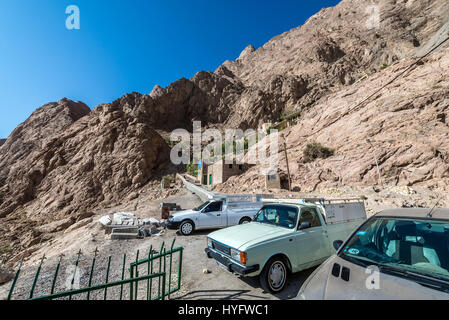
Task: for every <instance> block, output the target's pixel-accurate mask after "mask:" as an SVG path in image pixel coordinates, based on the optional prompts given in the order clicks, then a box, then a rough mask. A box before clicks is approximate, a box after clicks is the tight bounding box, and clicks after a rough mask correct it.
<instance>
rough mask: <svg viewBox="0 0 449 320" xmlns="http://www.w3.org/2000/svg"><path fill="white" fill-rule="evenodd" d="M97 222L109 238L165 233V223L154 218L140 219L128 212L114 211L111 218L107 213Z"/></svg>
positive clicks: (136, 237) (143, 236) (130, 237)
mask: <svg viewBox="0 0 449 320" xmlns="http://www.w3.org/2000/svg"><path fill="white" fill-rule="evenodd" d="M98 222H99V223H100V224H101V225H102V226H103V227H104V228H105V231H106V234H110V235H111V240H129V239H142V238H145V237H151V236H160V235H162V234H164V233H165V229H166V223H165V221H164V220H162V221H159V220H157V219H155V218H146V219H140V218H139V217H136V216H135V215H134V214H132V213H129V212H118V213H114V215H113V217H112V219H111V217H110V216H109V215H107V216H103V217H101V218H100V220H98Z"/></svg>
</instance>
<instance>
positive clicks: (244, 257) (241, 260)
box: [240, 252, 247, 264]
mask: <svg viewBox="0 0 449 320" xmlns="http://www.w3.org/2000/svg"><path fill="white" fill-rule="evenodd" d="M246 258H247V257H246V252H240V262H241V263H242V264H246Z"/></svg>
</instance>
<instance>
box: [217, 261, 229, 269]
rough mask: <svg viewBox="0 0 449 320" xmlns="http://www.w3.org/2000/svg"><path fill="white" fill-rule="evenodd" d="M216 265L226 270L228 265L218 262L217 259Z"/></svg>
mask: <svg viewBox="0 0 449 320" xmlns="http://www.w3.org/2000/svg"><path fill="white" fill-rule="evenodd" d="M217 266H219V267H220V268H222V269H225V270H228V267H226V266H225V265H224V264H223V263H220V262H218V261H217Z"/></svg>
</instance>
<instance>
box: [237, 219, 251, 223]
mask: <svg viewBox="0 0 449 320" xmlns="http://www.w3.org/2000/svg"><path fill="white" fill-rule="evenodd" d="M251 221H252V220H251V219H250V218H242V220H240V222H239V224H246V223H250V222H251Z"/></svg>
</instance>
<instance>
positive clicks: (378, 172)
mask: <svg viewBox="0 0 449 320" xmlns="http://www.w3.org/2000/svg"><path fill="white" fill-rule="evenodd" d="M366 142H368V143H369V145H370V146H371V147H372V148H373V156H374V160H375V161H376V167H377V175H378V176H379V182H380V184H381V185H382V189H384V188H385V187H384V183H383V181H382V176H381V175H380V169H379V162H378V161H377V157H376V152H375V150H374V146H373V144H372V143H371V140H370V139H366Z"/></svg>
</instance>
